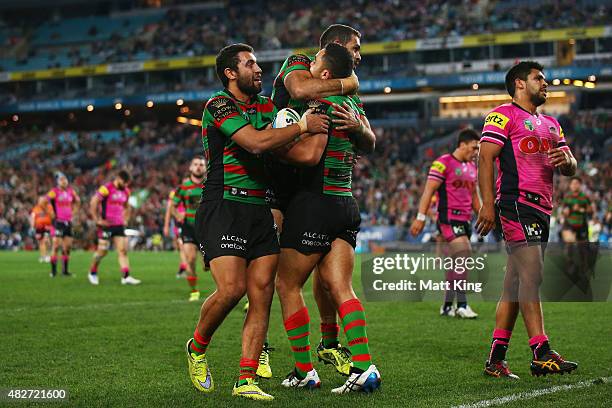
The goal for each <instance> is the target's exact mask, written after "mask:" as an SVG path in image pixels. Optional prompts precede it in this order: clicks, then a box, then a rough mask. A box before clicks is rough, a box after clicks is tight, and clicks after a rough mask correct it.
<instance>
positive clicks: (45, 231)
mask: <svg viewBox="0 0 612 408" xmlns="http://www.w3.org/2000/svg"><path fill="white" fill-rule="evenodd" d="M50 235H51V226H50V225H45V226H44V227H42V228H36V231H35V234H34V236H35V237H36V240H37V241H40V240H41V239H43V238H44V237H48V236H50Z"/></svg>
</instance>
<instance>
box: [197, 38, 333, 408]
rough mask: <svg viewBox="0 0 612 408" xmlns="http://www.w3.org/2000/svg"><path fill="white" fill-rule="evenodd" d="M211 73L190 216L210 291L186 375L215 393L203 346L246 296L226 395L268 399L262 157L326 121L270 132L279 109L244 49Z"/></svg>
mask: <svg viewBox="0 0 612 408" xmlns="http://www.w3.org/2000/svg"><path fill="white" fill-rule="evenodd" d="M216 71H217V76H218V77H219V80H220V81H221V83H222V84H223V86H224V89H223V90H222V91H219V92H216V93H214V94H213V95H212V97H211V98H210V99H209V100H208V102H207V103H206V105H205V108H204V114H203V117H202V143H203V145H204V151H205V157H206V160H207V163H208V177H207V180H206V184H205V186H204V191H203V194H202V201H201V205H200V206H199V208H198V211H197V214H196V224H195V226H196V238H197V240H198V242H199V243H200V250H201V251H202V253H203V255H204V256H205V257H206V258H207V259H208V260H209V261H210V268H211V273H212V276H213V279H214V280H215V283H216V286H217V288H216V290H215V292H214V293H212V294H211V295H210V296H209V297H208V298H207V299H206V300H205V301H204V303H203V305H202V310H201V312H200V318H199V320H198V323H197V325H196V329H195V331H194V336H193V338H192V339H190V340H189V341H188V342H187V345H186V352H187V361H188V365H189V375H190V378H191V382H192V383H193V385H194V387H195V388H196V389H197V390H199V391H201V392H211V391H213V389H214V385H213V380H212V376H211V373H210V370H209V367H208V363H207V361H206V350H207V348H208V345H209V342H210V340H211V338H212V336H213V334H214V333H215V331H216V330H217V328H218V327H219V326H220V325H221V323H222V322H223V320H224V319H225V317H226V316H227V315H228V314H229V313H230V311H231V310H232V309H233V308H234V306H236V304H237V303H238V302H239V301H240V299H241V298H242V297H243V296H244V295H245V293H246V294H247V297H248V300H249V310H248V312H247V315H246V319H245V321H244V327H243V330H242V355H241V359H240V376H239V378H238V381H237V382H236V383H235V384H234V388H233V390H232V395H234V396H237V397H242V398H250V399H256V400H266V401H269V400H273V399H274V397H272V396H271V395H270V394H267V393H265V392H263V391H262V390H261V388H259V386H258V384H257V383H256V382H255V376H256V371H257V367H258V361H257V360H256V359H257V358H258V357H259V355H260V353H261V351H262V348H263V343H264V339H265V337H266V333H267V330H268V323H269V317H270V305H271V303H272V296H273V294H274V276H275V272H276V264H277V261H278V253H279V247H278V238H277V236H276V228H275V225H274V219H273V217H272V214H271V212H270V207H269V206H268V205H267V202H266V188H267V184H268V183H267V179H266V177H265V171H264V164H263V160H262V158H261V153H264V152H266V151H269V150H273V149H276V148H278V147H281V146H283V145H285V144H287V143H289V142H292V141H293V142H296V141H299V140H301V139H302V138H303V137H304V138H308V137H309V136H308V135H310V134H316V133H320V132H326V131H327V126H328V125H327V119H326V118H324V117H322V116H320V115H312V114H308V115H305V116H304V117H303V118H302V119H300V121H299V122H298V123H295V124H292V125H290V126H288V127H285V128H278V129H273V128H271V126H270V125H271V124H272V122H273V121H274V117H275V115H276V113H277V109H276V107H275V106H274V104H273V103H272V100H270V98H267V97H264V96H260V95H258V94H259V93H260V92H261V89H262V80H261V78H262V71H261V68H260V67H259V65H258V64H257V59H256V57H255V55H254V54H253V48H251V47H250V46H248V45H246V44H233V45H230V46H227V47H225V48H223V49H222V50H221V51H220V52H219V54H218V55H217V58H216Z"/></svg>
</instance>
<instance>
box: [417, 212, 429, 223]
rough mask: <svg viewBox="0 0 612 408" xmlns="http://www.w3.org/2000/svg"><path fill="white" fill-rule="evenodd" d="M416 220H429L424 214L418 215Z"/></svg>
mask: <svg viewBox="0 0 612 408" xmlns="http://www.w3.org/2000/svg"><path fill="white" fill-rule="evenodd" d="M416 219H417V221H425V220H426V219H427V216H426V215H425V214H423V213H418V214H417V216H416Z"/></svg>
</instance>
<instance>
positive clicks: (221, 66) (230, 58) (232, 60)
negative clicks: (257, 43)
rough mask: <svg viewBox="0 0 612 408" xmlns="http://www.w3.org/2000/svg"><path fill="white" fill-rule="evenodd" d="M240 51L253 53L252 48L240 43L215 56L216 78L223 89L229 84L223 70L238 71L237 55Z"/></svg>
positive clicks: (223, 49) (222, 50) (238, 60)
mask: <svg viewBox="0 0 612 408" xmlns="http://www.w3.org/2000/svg"><path fill="white" fill-rule="evenodd" d="M242 51H247V52H253V47H251V46H250V45H248V44H242V43H238V44H231V45H228V46H227V47H224V48H222V49H221V51H219V54H217V58H216V60H215V68H216V70H217V76H218V77H219V80H220V81H221V83H222V84H223V86H224V87H227V85H228V84H229V78H228V77H226V76H225V72H224V71H225V68H229V69H233V70H234V71H238V63H239V62H240V59H239V58H238V53H240V52H242Z"/></svg>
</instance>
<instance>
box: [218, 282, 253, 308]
mask: <svg viewBox="0 0 612 408" xmlns="http://www.w3.org/2000/svg"><path fill="white" fill-rule="evenodd" d="M217 291H218V293H219V295H220V296H221V297H222V298H223V299H224V300H225V302H227V303H231V304H236V303H238V302H239V301H240V299H242V298H243V297H244V295H245V294H246V283H244V282H240V283H238V282H237V283H235V284H232V285H223V287H218V288H217Z"/></svg>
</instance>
